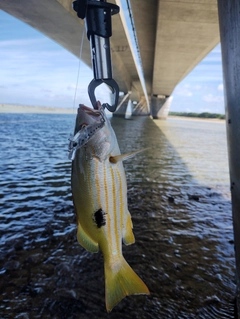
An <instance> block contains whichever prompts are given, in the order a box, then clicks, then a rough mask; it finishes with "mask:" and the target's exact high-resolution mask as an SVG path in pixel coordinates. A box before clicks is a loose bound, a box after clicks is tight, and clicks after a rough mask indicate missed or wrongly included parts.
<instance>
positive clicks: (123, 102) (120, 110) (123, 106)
mask: <svg viewBox="0 0 240 319" xmlns="http://www.w3.org/2000/svg"><path fill="white" fill-rule="evenodd" d="M130 94H131V92H128V93H126V94H124V95H122V96H119V99H118V106H117V109H116V111H115V112H114V113H113V116H114V117H125V115H126V111H127V107H128V102H129V98H130Z"/></svg>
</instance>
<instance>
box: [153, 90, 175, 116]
mask: <svg viewBox="0 0 240 319" xmlns="http://www.w3.org/2000/svg"><path fill="white" fill-rule="evenodd" d="M172 99H173V98H172V96H165V95H153V96H152V98H151V115H152V117H153V118H154V119H159V120H166V118H167V116H168V113H169V109H170V106H171V103H172Z"/></svg>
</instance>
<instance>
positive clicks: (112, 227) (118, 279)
mask: <svg viewBox="0 0 240 319" xmlns="http://www.w3.org/2000/svg"><path fill="white" fill-rule="evenodd" d="M74 134H75V135H74V138H73V139H72V140H71V141H70V144H71V145H70V158H71V159H72V160H73V161H72V178H71V185H72V194H73V201H74V208H75V212H76V216H77V226H78V229H77V239H78V241H79V243H80V244H81V245H82V246H83V247H84V248H85V249H87V250H88V251H90V252H94V253H96V252H98V250H99V248H100V250H101V251H102V253H103V257H104V273H105V300H106V309H107V311H108V312H110V311H111V310H112V308H113V307H114V306H115V305H116V304H117V303H118V302H120V300H121V299H122V298H124V297H125V296H127V295H132V294H149V290H148V288H147V286H146V285H145V284H144V283H143V281H142V280H141V279H140V278H139V277H138V275H137V274H136V273H135V272H134V271H133V270H132V268H131V267H130V266H129V264H128V263H127V262H126V260H125V259H124V257H123V255H122V241H123V242H124V244H126V245H130V244H133V243H134V242H135V239H134V235H133V232H132V220H131V215H130V213H129V211H128V207H127V183H126V177H125V172H124V168H123V164H122V160H124V159H126V158H129V157H131V156H133V155H134V154H135V153H134V152H132V153H130V154H127V155H121V154H120V150H119V147H118V142H117V139H116V136H115V133H114V131H113V129H112V127H111V124H110V122H109V120H108V118H107V117H106V115H105V113H104V110H103V108H102V107H101V104H100V102H98V103H97V105H96V109H91V108H88V107H87V106H85V105H80V106H79V109H78V114H77V118H76V125H75V132H74Z"/></svg>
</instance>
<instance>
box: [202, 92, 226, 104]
mask: <svg viewBox="0 0 240 319" xmlns="http://www.w3.org/2000/svg"><path fill="white" fill-rule="evenodd" d="M202 100H203V101H204V102H208V103H220V102H223V96H219V95H213V94H212V93H210V94H207V95H204V96H203V97H202Z"/></svg>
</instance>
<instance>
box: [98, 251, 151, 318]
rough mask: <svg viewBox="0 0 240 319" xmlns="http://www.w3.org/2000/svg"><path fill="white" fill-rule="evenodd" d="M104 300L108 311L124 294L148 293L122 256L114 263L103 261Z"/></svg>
mask: <svg viewBox="0 0 240 319" xmlns="http://www.w3.org/2000/svg"><path fill="white" fill-rule="evenodd" d="M104 273H105V299H106V300H105V301H106V309H107V311H108V312H110V311H111V310H112V308H113V307H114V306H115V305H116V304H117V303H119V301H121V299H123V298H124V297H125V296H129V295H142V294H147V295H148V294H149V290H148V288H147V286H146V285H145V284H144V282H143V281H142V280H141V279H140V278H139V277H138V275H137V274H136V273H135V272H134V271H133V269H132V268H131V267H130V266H129V264H128V263H127V262H126V260H125V259H124V258H123V256H121V257H120V259H119V260H118V261H117V262H116V263H114V264H107V263H104Z"/></svg>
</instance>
